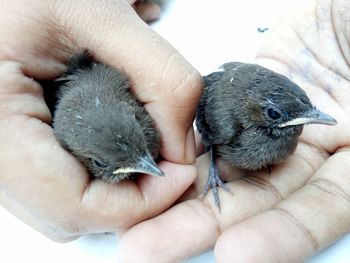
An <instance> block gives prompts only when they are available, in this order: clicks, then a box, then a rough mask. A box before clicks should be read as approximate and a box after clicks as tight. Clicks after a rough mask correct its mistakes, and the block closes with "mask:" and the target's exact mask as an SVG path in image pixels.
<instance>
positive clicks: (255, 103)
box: [246, 69, 337, 135]
mask: <svg viewBox="0 0 350 263" xmlns="http://www.w3.org/2000/svg"><path fill="white" fill-rule="evenodd" d="M254 76H255V78H252V81H253V83H250V85H251V87H253V88H251V89H247V90H246V92H247V93H248V96H247V97H248V100H247V101H246V107H247V108H248V111H249V113H250V114H249V116H250V118H249V120H248V121H250V122H251V123H253V124H254V125H255V126H259V127H264V128H268V129H270V131H271V132H272V133H274V134H275V135H286V134H300V133H301V131H302V128H303V125H305V124H325V125H335V124H336V123H337V122H336V120H335V119H334V118H333V117H331V116H330V115H328V114H326V113H323V112H321V111H320V110H318V109H316V108H315V107H314V106H313V105H312V104H311V102H310V100H309V98H308V97H307V95H306V93H305V92H304V91H303V90H302V89H301V88H300V87H299V86H298V85H297V84H295V83H294V82H292V81H290V80H289V79H288V78H286V77H285V76H283V75H280V74H277V73H275V72H272V71H270V70H267V69H262V70H258V71H257V72H256V74H255V75H254ZM247 123H248V122H247Z"/></svg>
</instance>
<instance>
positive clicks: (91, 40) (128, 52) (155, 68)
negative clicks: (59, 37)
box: [55, 0, 202, 163]
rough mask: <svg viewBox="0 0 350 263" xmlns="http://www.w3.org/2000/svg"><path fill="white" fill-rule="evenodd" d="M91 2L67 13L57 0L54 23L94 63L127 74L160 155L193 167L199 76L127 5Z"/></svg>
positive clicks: (123, 3) (122, 3)
mask: <svg viewBox="0 0 350 263" xmlns="http://www.w3.org/2000/svg"><path fill="white" fill-rule="evenodd" d="M95 3H96V2H91V3H90V4H88V5H85V6H81V5H74V4H72V2H71V1H69V7H70V15H68V14H67V12H66V11H67V10H66V9H64V8H60V5H62V6H64V5H67V1H59V3H57V5H59V6H58V7H57V8H55V10H58V11H57V13H56V14H55V17H57V19H56V20H57V21H62V20H64V27H65V32H70V35H71V36H70V37H71V38H73V39H74V43H76V45H77V46H80V47H87V48H88V49H89V50H91V51H93V53H94V55H95V56H96V57H97V59H99V60H101V61H103V62H105V63H107V64H109V65H112V66H114V67H116V68H120V69H121V70H122V71H124V72H125V73H127V75H129V77H130V78H131V82H132V83H133V91H134V92H135V94H136V95H137V96H138V98H139V99H140V100H141V101H143V102H145V103H146V109H147V111H148V112H149V113H150V114H151V116H152V117H153V118H154V119H155V120H156V123H157V125H158V128H159V130H160V132H161V135H162V138H163V141H162V144H163V145H162V155H163V157H165V158H166V159H167V160H170V161H173V162H180V163H193V162H194V158H195V148H194V147H195V146H194V138H193V131H192V130H191V127H192V121H193V116H194V111H195V108H196V105H197V102H198V99H199V96H200V93H201V85H202V83H201V77H200V75H199V73H198V72H197V71H196V70H195V69H194V68H193V67H192V66H191V65H190V64H189V63H188V62H187V61H186V60H185V59H184V58H183V57H182V56H181V55H180V54H179V53H178V52H177V51H176V50H175V49H174V48H173V47H172V46H171V45H170V44H168V43H167V42H166V41H165V40H164V39H162V38H161V37H160V36H159V35H158V34H156V33H155V32H154V31H153V30H152V29H151V28H150V27H148V26H147V25H146V24H145V23H144V22H143V21H142V20H141V19H140V18H139V17H138V16H137V14H136V13H135V11H134V10H133V8H132V7H131V6H130V5H129V4H128V3H127V2H123V1H112V0H109V1H104V2H103V4H98V5H97V4H95ZM74 13H76V14H79V15H73V14H74ZM84 14H86V15H88V16H89V17H86V16H85V15H84ZM91 17H93V18H94V19H91ZM170 116H171V117H170Z"/></svg>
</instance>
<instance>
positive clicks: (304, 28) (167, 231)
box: [119, 0, 350, 263]
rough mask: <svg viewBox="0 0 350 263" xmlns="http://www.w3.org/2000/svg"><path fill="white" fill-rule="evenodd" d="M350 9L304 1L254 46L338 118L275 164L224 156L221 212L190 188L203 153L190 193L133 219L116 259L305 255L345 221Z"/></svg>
mask: <svg viewBox="0 0 350 263" xmlns="http://www.w3.org/2000/svg"><path fill="white" fill-rule="evenodd" d="M349 18H350V12H349V4H348V3H347V1H345V0H336V1H331V0H317V1H316V0H314V1H308V2H303V4H302V5H301V6H298V7H296V8H295V9H294V10H289V13H288V14H286V15H285V16H284V18H282V19H281V20H280V21H279V22H278V25H276V26H275V27H274V28H273V29H271V32H270V35H269V37H268V39H267V40H266V42H265V44H264V45H263V47H262V49H261V51H260V52H259V54H258V56H257V62H258V63H259V64H262V65H264V66H266V67H269V68H271V69H273V70H275V71H277V72H280V73H282V74H284V75H286V76H288V77H289V78H291V79H292V80H293V81H295V82H296V83H298V84H299V85H300V86H301V87H302V88H303V89H305V91H306V92H307V94H308V96H309V97H310V99H311V101H312V102H313V104H314V105H316V106H317V107H318V108H319V109H320V110H322V111H324V112H326V113H328V114H330V115H332V116H333V117H335V118H336V119H337V121H338V124H337V125H336V126H332V127H329V126H321V125H310V126H306V127H305V128H304V131H303V133H302V135H301V137H300V140H299V144H298V147H297V150H296V152H295V153H294V155H293V156H291V157H290V158H289V159H288V160H287V161H285V162H284V163H283V164H281V165H277V166H273V167H272V172H271V174H268V171H260V172H256V173H250V174H247V173H244V172H243V171H240V170H237V169H234V168H232V167H231V168H230V167H228V166H227V165H223V166H222V167H221V168H222V170H223V171H222V173H223V176H224V177H225V179H226V180H228V181H230V182H229V183H228V185H229V188H230V189H231V192H232V194H230V193H227V192H225V191H222V190H220V193H219V194H220V198H221V205H222V207H221V213H219V211H218V209H217V208H216V207H215V204H214V201H213V196H212V193H210V192H209V194H208V195H207V196H206V197H205V198H204V199H202V198H201V196H200V195H199V197H197V198H193V196H197V195H198V192H201V191H202V190H203V189H204V185H205V180H206V177H207V172H208V156H206V155H202V156H200V157H199V158H198V159H197V165H198V171H199V178H198V181H197V182H196V184H194V186H193V187H192V192H191V191H189V192H188V193H187V195H186V197H187V198H189V200H187V201H183V202H181V203H179V204H177V205H176V206H174V207H172V208H171V209H169V210H168V211H167V212H165V213H164V214H162V215H160V216H158V217H155V218H153V219H150V220H148V221H145V222H142V223H140V224H138V225H136V226H134V227H133V228H131V229H130V230H129V231H128V232H127V233H126V234H125V235H124V236H123V238H122V240H121V243H120V249H119V253H120V255H121V259H122V262H137V259H140V258H142V262H176V261H180V260H182V259H184V258H187V257H190V256H193V255H196V254H199V253H202V252H204V251H206V250H208V249H213V248H214V249H215V257H216V260H217V262H242V263H243V262H259V263H263V262H293V263H295V262H304V261H305V259H306V258H308V257H309V256H311V255H312V254H314V253H315V252H317V251H319V250H320V249H322V248H324V247H326V246H327V245H329V244H331V243H332V242H334V241H335V240H337V239H338V238H339V237H341V236H342V235H344V234H346V233H347V232H349V231H350V209H349V202H350V177H349V174H350V153H349V149H350V147H349V145H350V133H349V130H350V106H349V105H350V89H349V87H350V68H349V63H350V60H349V56H350V53H349V50H350V49H349V40H350V35H349V31H348V30H347V21H348V20H349ZM191 197H192V199H191ZM154 244H157V246H156V250H155V246H154ZM133 260H134V261H133Z"/></svg>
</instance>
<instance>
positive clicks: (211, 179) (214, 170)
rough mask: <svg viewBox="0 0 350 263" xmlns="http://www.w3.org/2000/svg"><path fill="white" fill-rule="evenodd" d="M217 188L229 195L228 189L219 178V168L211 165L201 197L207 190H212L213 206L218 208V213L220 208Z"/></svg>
mask: <svg viewBox="0 0 350 263" xmlns="http://www.w3.org/2000/svg"><path fill="white" fill-rule="evenodd" d="M218 186H219V187H221V188H222V189H224V190H225V191H226V192H229V193H231V191H230V189H229V187H228V186H227V185H226V184H225V183H224V182H223V181H222V180H221V178H220V171H219V168H218V167H217V166H216V165H211V166H210V169H209V176H208V181H207V184H206V186H205V189H204V192H203V197H205V196H206V195H207V193H208V191H209V189H212V191H213V195H214V200H215V205H216V206H217V207H218V208H219V211H220V210H221V206H220V197H219V192H218Z"/></svg>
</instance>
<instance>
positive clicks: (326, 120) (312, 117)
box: [278, 109, 337, 128]
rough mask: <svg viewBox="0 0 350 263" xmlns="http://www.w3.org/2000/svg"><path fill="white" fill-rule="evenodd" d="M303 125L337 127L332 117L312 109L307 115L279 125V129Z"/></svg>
mask: <svg viewBox="0 0 350 263" xmlns="http://www.w3.org/2000/svg"><path fill="white" fill-rule="evenodd" d="M303 124H325V125H335V124H337V121H336V120H335V119H334V118H333V117H332V116H330V115H328V114H326V113H323V112H322V111H319V110H316V109H312V110H311V111H309V112H308V113H306V114H305V115H303V116H301V117H298V118H295V119H293V120H290V121H286V122H284V123H281V124H279V125H278V127H279V128H283V127H287V126H295V125H303Z"/></svg>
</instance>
